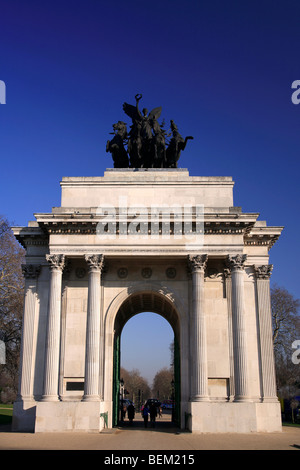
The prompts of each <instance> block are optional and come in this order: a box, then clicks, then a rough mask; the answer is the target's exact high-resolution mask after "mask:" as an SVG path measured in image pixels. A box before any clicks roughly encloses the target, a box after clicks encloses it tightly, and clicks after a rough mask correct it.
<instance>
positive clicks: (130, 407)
mask: <svg viewBox="0 0 300 470" xmlns="http://www.w3.org/2000/svg"><path fill="white" fill-rule="evenodd" d="M134 413H135V409H134V406H133V404H132V403H130V405H128V408H127V415H128V419H129V421H130V424H132V421H133V419H134Z"/></svg>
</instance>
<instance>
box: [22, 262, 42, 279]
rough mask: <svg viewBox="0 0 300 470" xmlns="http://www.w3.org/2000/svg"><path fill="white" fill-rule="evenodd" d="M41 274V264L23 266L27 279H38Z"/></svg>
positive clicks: (23, 272)
mask: <svg viewBox="0 0 300 470" xmlns="http://www.w3.org/2000/svg"><path fill="white" fill-rule="evenodd" d="M40 272H41V265H40V264H22V274H23V276H24V277H25V279H36V278H37V277H38V275H39V274H40Z"/></svg>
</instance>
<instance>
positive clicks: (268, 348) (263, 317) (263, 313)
mask: <svg viewBox="0 0 300 470" xmlns="http://www.w3.org/2000/svg"><path fill="white" fill-rule="evenodd" d="M272 269H273V265H272V264H267V265H262V266H254V271H255V274H256V292H257V310H258V322H259V347H260V359H261V394H262V399H263V401H264V402H274V401H276V402H277V401H278V398H277V394H276V380H275V364H274V349H273V338H272V312H271V294H270V276H271V273H272Z"/></svg>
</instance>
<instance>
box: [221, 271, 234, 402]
mask: <svg viewBox="0 0 300 470" xmlns="http://www.w3.org/2000/svg"><path fill="white" fill-rule="evenodd" d="M224 278H225V293H226V299H227V312H228V342H229V367H230V377H229V394H228V395H229V396H228V398H229V401H233V399H234V395H235V392H234V354H233V342H232V301H231V297H232V284H231V271H230V269H228V268H225V269H224Z"/></svg>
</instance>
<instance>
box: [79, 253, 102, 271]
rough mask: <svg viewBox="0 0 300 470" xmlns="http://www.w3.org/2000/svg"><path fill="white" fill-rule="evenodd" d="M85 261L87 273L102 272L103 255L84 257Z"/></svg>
mask: <svg viewBox="0 0 300 470" xmlns="http://www.w3.org/2000/svg"><path fill="white" fill-rule="evenodd" d="M84 258H85V261H86V262H87V264H88V267H89V272H93V271H100V273H101V272H102V271H103V268H104V255H85V256H84Z"/></svg>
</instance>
